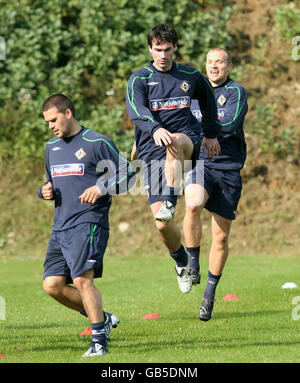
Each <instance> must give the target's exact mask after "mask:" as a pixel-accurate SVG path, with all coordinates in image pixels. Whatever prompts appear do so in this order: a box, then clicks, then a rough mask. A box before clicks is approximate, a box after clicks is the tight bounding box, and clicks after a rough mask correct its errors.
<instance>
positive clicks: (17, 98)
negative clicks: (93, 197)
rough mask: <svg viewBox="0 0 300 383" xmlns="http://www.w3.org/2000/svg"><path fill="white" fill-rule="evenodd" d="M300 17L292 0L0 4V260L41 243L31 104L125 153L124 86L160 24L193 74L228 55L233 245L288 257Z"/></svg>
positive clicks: (41, 132)
mask: <svg viewBox="0 0 300 383" xmlns="http://www.w3.org/2000/svg"><path fill="white" fill-rule="evenodd" d="M299 8H300V3H299V0H297V1H288V0H271V1H269V2H268V3H267V4H266V3H265V2H264V1H262V0H252V1H247V0H242V1H232V0H176V1H172V2H170V1H168V0H160V1H158V0H154V1H151V2H150V1H148V0H118V1H117V0H97V1H92V0H70V1H67V0H52V1H51V2H49V1H46V0H31V1H30V0H9V1H7V0H6V1H3V0H0V36H2V37H4V38H5V42H6V52H5V53H6V60H0V84H1V86H0V133H1V136H0V198H1V206H2V209H1V212H0V223H1V225H0V255H1V252H2V254H4V253H5V254H6V253H7V252H11V253H14V252H16V250H17V248H18V249H19V248H20V249H22V250H23V249H24V246H25V244H27V245H28V247H30V246H32V241H33V239H36V238H39V239H40V240H41V241H45V240H46V237H47V236H48V234H49V230H50V229H49V221H50V220H51V218H52V209H48V208H47V207H45V206H46V205H43V204H42V203H41V202H40V201H39V204H38V205H37V206H36V202H37V201H36V188H37V186H38V185H39V184H40V183H41V182H42V174H43V156H44V143H45V142H46V141H47V140H48V138H50V137H51V132H49V131H48V129H47V126H46V125H45V123H44V121H43V118H42V114H41V104H42V102H43V101H44V100H45V98H46V97H48V96H49V95H50V94H52V93H56V92H63V93H66V94H68V95H69V96H70V97H71V98H72V99H73V101H74V103H75V106H76V110H77V118H78V119H79V120H80V121H81V122H82V123H83V124H85V125H86V126H89V127H91V128H93V129H95V130H98V131H100V132H102V133H104V134H106V135H108V136H110V137H111V138H112V139H113V140H115V142H116V143H117V145H118V146H119V147H120V149H121V150H122V151H126V152H128V153H129V151H130V148H131V145H132V141H133V128H132V124H131V123H130V121H129V120H128V116H127V112H126V106H125V91H126V84H127V80H128V78H129V76H130V74H131V73H132V72H133V71H135V70H136V69H138V68H140V67H142V66H144V65H145V64H146V63H148V61H149V60H150V56H149V53H148V50H147V46H146V45H147V43H146V35H147V32H148V30H149V29H150V28H151V27H152V26H154V25H156V24H159V23H162V22H165V23H169V24H171V25H173V26H174V27H175V28H176V30H177V32H178V35H179V41H180V43H179V49H178V50H177V54H176V57H175V59H176V60H177V61H179V62H182V63H186V64H189V65H192V66H194V67H197V68H199V69H200V70H201V71H204V70H205V67H204V63H205V54H206V52H207V50H208V49H209V48H211V47H213V46H222V47H224V48H226V49H228V50H229V51H230V52H231V53H232V56H233V57H234V64H235V68H234V70H233V73H232V75H231V76H232V77H233V78H234V79H235V80H237V81H239V82H241V83H242V84H243V85H244V87H245V88H246V89H247V91H248V103H249V112H248V115H247V120H246V124H245V131H246V138H247V143H248V159H247V163H246V166H245V168H244V170H243V174H242V175H243V181H244V191H243V197H242V199H241V202H240V205H239V218H238V225H237V226H236V227H235V230H234V233H233V234H232V246H233V247H234V248H235V247H236V249H237V251H238V249H239V248H241V247H242V249H243V250H244V251H247V249H248V248H251V249H252V250H255V251H258V252H259V251H264V250H266V251H267V248H268V251H283V249H288V250H293V249H299V235H298V229H297V226H298V225H299V223H300V222H299V217H298V215H297V214H296V213H295V212H296V211H297V208H299V202H300V191H299V184H298V182H297V181H298V179H299V146H300V143H299V131H300V127H299V123H298V119H299V116H300V106H299V97H300V84H299V65H300V61H299V60H298V61H297V60H295V59H293V57H292V50H293V49H295V48H296V47H295V46H293V44H292V38H293V37H295V36H297V35H299V36H300V10H299ZM7 191H8V192H7ZM132 209H136V213H137V214H138V216H139V217H141V219H142V220H143V222H142V223H141V224H142V225H145V224H144V222H146V221H145V220H151V217H150V216H148V215H147V213H145V212H144V210H145V201H144V197H141V198H140V199H139V198H136V199H133V198H130V197H128V198H123V199H118V198H116V208H115V210H114V208H113V210H112V223H113V224H114V223H116V224H117V223H118V222H119V221H120V220H121V221H122V220H126V221H130V220H131V219H133V217H132V218H130V212H131V211H132ZM141 212H143V213H141ZM257 212H259V214H257ZM178 218H181V216H180V212H179V214H178ZM148 222H150V221H148ZM136 224H137V222H136ZM141 230H142V229H141ZM118 234H120V233H118ZM128 234H132V236H133V238H134V239H133V240H132V245H134V246H136V247H139V246H141V247H142V246H143V245H145V244H147V243H149V242H151V243H152V245H153V241H154V240H153V238H152V236H153V232H151V233H150V232H148V231H147V229H146V227H145V230H144V231H143V240H142V241H139V239H138V238H137V237H136V236H135V232H132V233H126V235H125V237H124V238H123V241H124V245H125V246H126V245H128V243H130V239H129V235H128ZM118 239H119V241H121V244H122V237H119V238H118ZM156 245H157V247H158V248H161V245H160V244H158V243H157V244H156ZM269 248H270V249H271V250H270V249H269Z"/></svg>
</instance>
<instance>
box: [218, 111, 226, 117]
mask: <svg viewBox="0 0 300 383" xmlns="http://www.w3.org/2000/svg"><path fill="white" fill-rule="evenodd" d="M224 116H225V112H224V109H218V118H219V119H220V118H222V117H224Z"/></svg>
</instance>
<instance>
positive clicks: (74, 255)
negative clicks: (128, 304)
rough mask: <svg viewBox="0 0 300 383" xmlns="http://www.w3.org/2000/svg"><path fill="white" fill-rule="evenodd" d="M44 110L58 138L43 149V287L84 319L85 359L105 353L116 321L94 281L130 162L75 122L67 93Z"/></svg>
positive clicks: (99, 273)
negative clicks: (48, 220) (48, 223)
mask: <svg viewBox="0 0 300 383" xmlns="http://www.w3.org/2000/svg"><path fill="white" fill-rule="evenodd" d="M42 111H43V116H44V119H45V121H46V122H47V123H48V125H49V129H51V130H52V131H53V133H54V134H55V136H56V137H55V138H53V139H51V140H50V141H49V142H48V143H47V145H46V154H45V166H46V179H47V181H46V183H45V185H44V186H42V187H41V188H40V189H39V196H40V198H43V199H45V200H54V201H55V211H54V224H53V231H52V234H51V237H50V241H49V245H48V249H47V254H46V259H45V263H44V282H43V287H44V290H45V291H46V293H47V294H49V295H50V296H52V297H53V298H55V299H56V300H57V301H58V302H60V303H61V304H63V305H65V306H66V307H69V308H71V309H73V310H76V311H78V312H80V313H82V314H84V315H86V316H87V317H88V319H89V321H90V323H91V328H92V340H91V345H90V347H89V349H88V351H87V352H86V353H85V354H84V355H83V356H96V355H103V354H106V353H107V352H108V347H107V341H108V337H109V334H110V332H111V330H112V327H116V326H117V324H118V323H119V320H118V318H117V317H116V316H115V315H113V314H110V313H107V312H104V311H103V304H102V297H101V294H100V292H99V291H98V289H97V288H96V286H95V284H94V278H100V277H102V272H103V256H104V252H105V249H106V245H107V241H108V236H109V222H108V213H109V209H110V205H111V194H116V193H119V192H123V191H124V190H127V181H128V180H129V178H130V177H127V175H128V172H129V170H128V162H127V161H126V160H125V159H124V158H122V157H121V156H120V155H119V150H118V149H117V147H116V146H115V144H114V143H113V142H112V141H111V140H110V139H109V138H108V137H106V136H104V135H102V134H100V133H97V132H95V131H93V130H91V129H87V128H85V127H83V126H81V125H80V124H79V123H78V121H77V120H76V118H75V110H74V105H73V103H72V101H71V100H70V99H69V98H68V97H66V96H65V95H63V94H55V95H52V96H50V97H49V98H48V99H47V100H46V101H45V102H44V104H43V107H42ZM130 175H132V174H130ZM71 283H73V284H74V285H75V287H74V286H71V285H70V284H71Z"/></svg>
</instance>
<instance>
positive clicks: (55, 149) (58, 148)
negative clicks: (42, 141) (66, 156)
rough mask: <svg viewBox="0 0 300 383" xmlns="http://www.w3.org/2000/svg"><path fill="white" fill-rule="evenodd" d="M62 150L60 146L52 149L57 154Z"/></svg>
mask: <svg viewBox="0 0 300 383" xmlns="http://www.w3.org/2000/svg"><path fill="white" fill-rule="evenodd" d="M60 149H61V148H60V147H59V146H55V148H52V150H53V151H54V152H56V151H57V150H60Z"/></svg>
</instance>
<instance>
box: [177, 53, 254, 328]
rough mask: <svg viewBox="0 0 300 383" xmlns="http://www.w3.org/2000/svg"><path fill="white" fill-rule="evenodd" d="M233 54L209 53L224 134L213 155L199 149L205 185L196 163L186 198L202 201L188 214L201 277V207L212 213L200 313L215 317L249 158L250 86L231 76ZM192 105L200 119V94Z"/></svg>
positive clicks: (194, 268)
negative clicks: (198, 178)
mask: <svg viewBox="0 0 300 383" xmlns="http://www.w3.org/2000/svg"><path fill="white" fill-rule="evenodd" d="M232 67H233V64H232V58H231V56H230V54H229V53H228V52H227V51H225V50H224V49H221V48H214V49H211V50H210V51H209V52H208V53H207V56H206V73H207V76H208V78H209V81H210V83H211V85H212V87H213V88H214V92H215V96H216V100H217V106H218V118H219V121H220V122H221V125H222V134H221V137H220V138H219V141H220V145H221V152H220V154H219V155H217V156H215V158H214V159H212V158H207V157H206V156H204V155H203V153H202V152H200V156H199V160H203V161H204V185H203V184H202V185H200V184H193V182H194V181H193V177H194V176H195V173H196V172H197V167H195V168H194V169H193V172H192V174H191V176H190V178H189V180H188V181H187V184H189V183H190V185H188V186H186V189H185V196H186V198H187V199H188V200H189V201H191V196H193V195H194V196H195V195H197V196H198V197H199V196H201V197H200V198H199V200H201V201H202V202H201V203H200V204H197V203H194V204H190V205H189V206H187V208H186V215H185V218H184V221H185V225H184V234H185V240H186V244H187V246H188V248H189V249H190V253H191V255H192V261H191V274H192V277H193V278H194V279H197V278H199V277H200V264H199V254H200V240H201V234H202V224H201V212H202V209H203V207H205V209H207V210H208V211H210V212H211V214H212V222H211V228H212V244H211V249H210V253H209V271H208V279H207V285H206V289H205V291H204V295H203V299H202V303H201V307H200V311H199V314H198V317H199V319H200V320H202V321H208V320H210V318H211V316H212V312H213V306H214V298H215V293H216V288H217V285H218V283H219V280H220V278H221V276H222V272H223V269H224V266H225V263H226V260H227V257H228V240H229V232H230V228H231V223H232V221H233V220H234V219H235V218H236V209H237V206H238V202H239V199H240V196H241V190H242V182H241V176H240V171H241V169H242V168H243V166H244V163H245V160H246V142H245V135H244V130H243V124H244V119H245V116H246V114H247V111H248V105H247V93H246V90H245V89H244V88H243V87H242V86H241V85H240V84H239V83H237V82H235V81H233V80H232V79H231V78H230V77H229V72H230V70H231V69H232ZM191 109H192V110H193V113H194V115H195V116H196V117H197V118H198V119H199V120H200V121H201V124H202V119H203V117H202V110H201V108H199V105H198V103H197V101H196V100H193V102H192V106H191Z"/></svg>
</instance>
